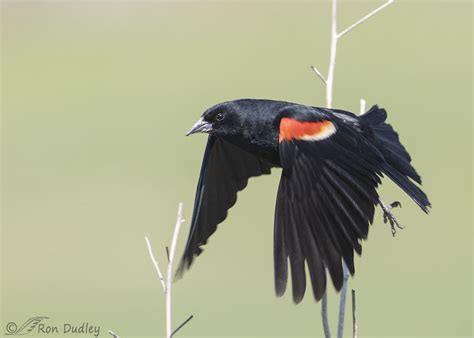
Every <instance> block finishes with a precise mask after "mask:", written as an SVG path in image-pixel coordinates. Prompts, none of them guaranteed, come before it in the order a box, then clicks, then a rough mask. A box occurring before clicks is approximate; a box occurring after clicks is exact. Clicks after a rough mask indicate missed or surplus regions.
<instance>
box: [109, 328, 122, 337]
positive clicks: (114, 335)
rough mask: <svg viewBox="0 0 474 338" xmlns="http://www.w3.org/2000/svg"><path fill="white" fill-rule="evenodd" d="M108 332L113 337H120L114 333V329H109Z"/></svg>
mask: <svg viewBox="0 0 474 338" xmlns="http://www.w3.org/2000/svg"><path fill="white" fill-rule="evenodd" d="M109 334H110V335H111V336H112V337H114V338H120V337H119V335H118V334H116V333H114V331H112V330H109Z"/></svg>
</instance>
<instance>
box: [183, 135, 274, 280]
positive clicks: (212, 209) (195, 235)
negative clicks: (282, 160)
mask: <svg viewBox="0 0 474 338" xmlns="http://www.w3.org/2000/svg"><path fill="white" fill-rule="evenodd" d="M270 168H271V165H270V164H269V163H267V162H264V161H263V160H261V159H259V158H257V157H256V156H254V155H252V154H250V153H248V152H246V151H244V150H242V149H240V148H239V147H237V146H235V145H233V144H231V143H229V142H227V141H225V140H223V139H220V138H216V137H214V136H209V138H208V142H207V146H206V150H205V152H204V158H203V162H202V167H201V173H200V175H199V181H198V185H197V189H196V198H195V202H194V210H193V216H192V220H191V228H190V231H189V235H188V240H187V242H186V247H185V250H184V254H183V257H182V259H181V263H180V265H179V268H178V275H181V274H182V273H183V272H184V270H186V269H188V268H189V267H190V266H191V264H192V263H193V260H194V257H196V256H198V255H200V254H201V252H202V248H201V247H202V246H203V245H205V244H206V243H207V241H208V239H209V237H210V236H211V235H212V234H213V233H214V232H215V231H216V230H217V226H218V224H219V223H221V222H222V221H224V219H225V218H226V217H227V211H228V210H229V209H230V208H231V207H232V206H233V205H234V204H235V203H236V201H237V193H238V192H239V191H240V190H243V189H244V188H245V187H246V186H247V183H248V180H249V178H250V177H254V176H260V175H263V174H270Z"/></svg>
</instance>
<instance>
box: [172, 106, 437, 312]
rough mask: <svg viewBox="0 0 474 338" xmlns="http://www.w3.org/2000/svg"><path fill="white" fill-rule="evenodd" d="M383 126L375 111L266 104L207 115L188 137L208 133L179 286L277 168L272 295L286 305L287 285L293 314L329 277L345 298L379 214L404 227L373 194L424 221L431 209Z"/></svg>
mask: <svg viewBox="0 0 474 338" xmlns="http://www.w3.org/2000/svg"><path fill="white" fill-rule="evenodd" d="M386 118H387V112H386V110H385V109H383V108H380V107H379V106H377V105H374V106H373V107H372V108H370V109H369V110H368V111H367V112H366V113H364V114H362V115H355V114H353V113H351V112H348V111H345V110H340V109H329V108H320V107H313V106H307V105H302V104H297V103H291V102H285V101H276V100H267V99H238V100H233V101H227V102H222V103H219V104H216V105H214V106H212V107H211V108H209V109H207V110H206V111H205V112H204V113H203V114H202V115H201V117H200V119H199V120H198V121H197V122H196V123H195V124H194V125H193V127H192V128H191V130H189V131H188V133H187V134H186V135H187V136H188V135H191V134H195V133H207V134H208V139H207V145H206V148H205V151H204V158H203V161H202V166H201V171H200V174H199V180H198V183H197V189H196V195H195V202H194V208H193V213H192V220H191V225H190V230H189V234H188V238H187V241H186V245H185V248H184V253H183V256H182V258H181V261H180V263H179V267H178V270H177V276H182V275H183V273H184V271H186V270H188V269H189V268H190V267H191V265H192V263H193V262H194V260H195V258H196V257H197V256H199V255H200V254H201V253H202V251H203V248H202V247H203V246H204V245H205V244H207V241H208V239H209V237H210V236H211V235H212V234H213V233H214V232H215V231H216V229H217V227H218V225H219V224H220V223H222V222H223V221H224V220H225V219H226V217H227V213H228V210H229V209H230V208H231V207H232V206H233V205H234V204H235V203H236V201H237V193H238V192H239V191H241V190H243V189H244V188H245V187H246V186H247V183H248V180H249V179H250V178H251V177H257V176H261V175H268V174H270V173H271V171H272V169H273V168H281V169H282V170H281V178H280V183H279V186H278V192H277V196H276V206H275V215H274V231H273V263H274V281H275V291H276V295H277V296H279V297H281V296H283V295H284V293H285V291H286V289H287V283H288V279H289V275H290V276H291V285H292V295H293V301H294V303H296V304H298V303H299V302H301V300H302V299H303V298H304V294H305V291H306V284H307V282H308V283H310V284H311V287H312V290H313V296H314V298H315V300H316V301H319V300H320V299H321V298H322V297H323V295H324V293H325V292H326V285H327V279H328V276H327V274H328V275H329V277H330V279H331V280H332V284H333V285H334V287H335V289H336V290H337V291H339V290H340V289H341V288H342V285H343V279H344V276H343V264H344V265H345V266H346V267H347V269H348V271H349V272H350V274H351V275H354V273H355V267H354V252H355V253H357V254H358V255H361V253H362V246H361V241H362V240H364V239H367V235H368V230H369V225H370V224H372V223H373V220H374V212H375V209H376V207H377V205H380V206H382V209H383V211H384V219H386V218H389V220H390V222H391V224H392V231H393V230H394V222H395V223H396V224H397V225H398V222H397V221H396V219H395V218H394V216H393V214H392V213H391V211H390V208H391V207H392V206H397V205H399V202H394V203H393V204H392V205H391V206H386V205H385V204H384V203H383V202H382V201H381V199H380V197H379V195H378V192H377V187H378V186H379V185H380V184H381V183H382V180H381V179H382V178H383V177H384V176H387V177H388V178H389V179H391V180H392V181H393V182H395V184H396V185H398V186H399V187H400V188H401V189H402V190H403V191H404V192H405V193H406V194H407V195H408V196H409V197H410V198H411V199H412V200H413V201H414V202H415V203H416V204H417V205H418V206H419V207H420V208H421V210H422V211H424V212H425V213H428V211H429V208H431V203H430V201H429V199H428V197H427V195H426V194H425V193H424V192H423V191H422V190H421V188H420V186H421V177H420V175H419V174H418V173H417V171H416V170H415V168H414V167H413V166H412V164H411V157H410V155H409V154H408V152H407V150H406V149H405V147H404V146H403V145H402V144H401V142H400V140H399V136H398V134H397V132H396V131H395V130H394V129H393V127H392V126H391V125H390V124H388V123H386V122H385V121H386ZM385 221H386V220H385ZM305 266H306V268H305ZM306 269H307V270H308V272H309V281H307V280H306Z"/></svg>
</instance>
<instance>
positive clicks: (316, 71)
mask: <svg viewBox="0 0 474 338" xmlns="http://www.w3.org/2000/svg"><path fill="white" fill-rule="evenodd" d="M311 69H312V70H313V71H314V72H315V73H316V75H317V76H319V78H320V79H321V81H323V83H324V84H327V80H326V78H325V77H324V75H323V74H322V73H321V72H320V71H319V69H318V68H316V67H315V66H311Z"/></svg>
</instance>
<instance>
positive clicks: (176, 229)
mask: <svg viewBox="0 0 474 338" xmlns="http://www.w3.org/2000/svg"><path fill="white" fill-rule="evenodd" d="M183 222H184V220H183V204H182V203H179V207H178V217H177V219H176V225H175V227H174V233H173V238H172V240H171V249H170V254H169V262H168V272H167V273H166V337H167V338H171V335H172V332H171V283H172V280H173V277H172V276H173V260H174V254H175V252H176V243H177V241H178V234H179V229H180V228H181V224H183Z"/></svg>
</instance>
